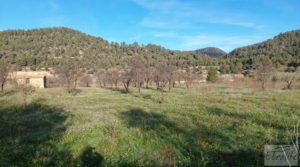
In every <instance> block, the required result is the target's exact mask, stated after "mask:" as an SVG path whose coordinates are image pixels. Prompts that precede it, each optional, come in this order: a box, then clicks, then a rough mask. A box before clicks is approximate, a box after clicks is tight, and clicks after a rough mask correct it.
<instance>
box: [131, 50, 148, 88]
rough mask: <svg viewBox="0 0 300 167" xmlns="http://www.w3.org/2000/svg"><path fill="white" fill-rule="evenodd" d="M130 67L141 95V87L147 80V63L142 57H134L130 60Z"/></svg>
mask: <svg viewBox="0 0 300 167" xmlns="http://www.w3.org/2000/svg"><path fill="white" fill-rule="evenodd" d="M129 66H130V68H131V71H132V72H131V74H132V79H133V80H134V81H135V82H136V84H137V87H138V91H139V93H140V92H141V85H142V83H143V81H144V78H145V63H144V62H143V60H142V58H141V56H134V57H132V59H131V60H130V63H129Z"/></svg>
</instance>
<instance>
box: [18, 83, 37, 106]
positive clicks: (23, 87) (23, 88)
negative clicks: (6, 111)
mask: <svg viewBox="0 0 300 167" xmlns="http://www.w3.org/2000/svg"><path fill="white" fill-rule="evenodd" d="M18 90H19V92H20V93H21V96H22V100H23V108H26V107H27V104H28V97H29V95H30V94H32V93H33V92H34V91H35V89H34V87H32V86H31V85H29V84H27V83H24V84H19V85H18Z"/></svg>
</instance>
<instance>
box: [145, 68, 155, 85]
mask: <svg viewBox="0 0 300 167" xmlns="http://www.w3.org/2000/svg"><path fill="white" fill-rule="evenodd" d="M152 78H153V72H152V69H151V68H150V67H147V68H145V76H144V81H145V83H146V88H147V89H148V88H149V84H150V82H151V79H152Z"/></svg>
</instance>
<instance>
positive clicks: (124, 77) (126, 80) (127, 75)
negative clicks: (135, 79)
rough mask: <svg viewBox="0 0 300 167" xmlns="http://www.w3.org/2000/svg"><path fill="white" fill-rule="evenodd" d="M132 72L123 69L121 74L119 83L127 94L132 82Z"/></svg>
mask: <svg viewBox="0 0 300 167" xmlns="http://www.w3.org/2000/svg"><path fill="white" fill-rule="evenodd" d="M132 76H133V72H132V70H131V69H125V70H123V71H122V73H121V77H120V78H121V81H122V83H123V86H124V88H125V91H126V92H129V86H130V83H131V81H132Z"/></svg>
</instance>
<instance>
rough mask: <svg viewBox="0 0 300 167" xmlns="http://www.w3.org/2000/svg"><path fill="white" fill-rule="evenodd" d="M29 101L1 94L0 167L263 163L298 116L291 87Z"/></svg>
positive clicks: (89, 94) (84, 94)
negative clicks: (269, 147)
mask: <svg viewBox="0 0 300 167" xmlns="http://www.w3.org/2000/svg"><path fill="white" fill-rule="evenodd" d="M30 101H31V103H30V104H29V105H27V106H26V107H23V106H22V100H21V98H20V95H19V93H6V94H5V95H4V94H2V95H0V148H1V149H0V166H22V167H23V166H101V165H102V166H263V149H264V145H265V144H289V143H290V138H289V135H293V134H289V131H287V129H289V130H292V128H293V126H294V125H295V124H296V121H297V120H298V119H299V117H300V90H296V89H295V90H269V91H265V92H260V91H255V90H253V89H251V88H241V87H240V88H232V87H229V86H224V85H206V86H202V87H198V88H191V89H185V88H175V89H173V90H171V92H165V93H161V92H159V91H157V90H152V89H142V93H141V94H139V93H137V91H136V90H133V92H131V93H128V94H124V93H122V92H120V91H114V90H110V89H100V88H82V89H81V92H80V93H79V94H77V95H76V96H72V95H70V94H67V93H65V92H64V91H62V90H60V89H58V88H57V89H56V88H51V89H44V90H37V91H36V92H35V93H33V94H32V95H31V96H30Z"/></svg>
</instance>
